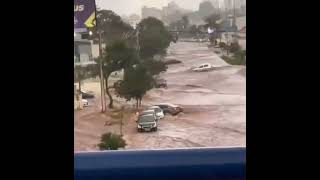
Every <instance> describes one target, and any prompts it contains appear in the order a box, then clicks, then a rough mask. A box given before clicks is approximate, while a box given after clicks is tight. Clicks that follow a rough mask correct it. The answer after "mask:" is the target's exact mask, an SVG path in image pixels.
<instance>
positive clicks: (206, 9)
mask: <svg viewBox="0 0 320 180" xmlns="http://www.w3.org/2000/svg"><path fill="white" fill-rule="evenodd" d="M214 11H215V8H214V7H213V5H212V3H211V2H210V1H203V2H201V3H200V4H199V11H198V14H199V15H200V16H201V17H206V16H208V15H210V14H212V12H214Z"/></svg>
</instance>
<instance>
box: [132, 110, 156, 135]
mask: <svg viewBox="0 0 320 180" xmlns="http://www.w3.org/2000/svg"><path fill="white" fill-rule="evenodd" d="M137 123H138V125H137V129H138V131H139V132H142V131H157V130H158V123H157V120H156V119H155V116H154V115H153V114H148V115H143V116H139V118H138V120H137Z"/></svg>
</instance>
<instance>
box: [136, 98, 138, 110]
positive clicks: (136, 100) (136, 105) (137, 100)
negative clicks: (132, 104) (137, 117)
mask: <svg viewBox="0 0 320 180" xmlns="http://www.w3.org/2000/svg"><path fill="white" fill-rule="evenodd" d="M136 108H137V109H138V108H139V99H136Z"/></svg>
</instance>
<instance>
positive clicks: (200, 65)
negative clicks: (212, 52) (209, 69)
mask: <svg viewBox="0 0 320 180" xmlns="http://www.w3.org/2000/svg"><path fill="white" fill-rule="evenodd" d="M204 65H211V64H210V63H203V64H200V65H199V66H204Z"/></svg>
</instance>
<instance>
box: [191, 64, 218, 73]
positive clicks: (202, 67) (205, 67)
mask: <svg viewBox="0 0 320 180" xmlns="http://www.w3.org/2000/svg"><path fill="white" fill-rule="evenodd" d="M212 68H213V66H212V65H211V64H209V63H204V64H201V65H200V66H199V67H196V68H194V69H193V71H196V72H201V71H209V70H211V69H212Z"/></svg>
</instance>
